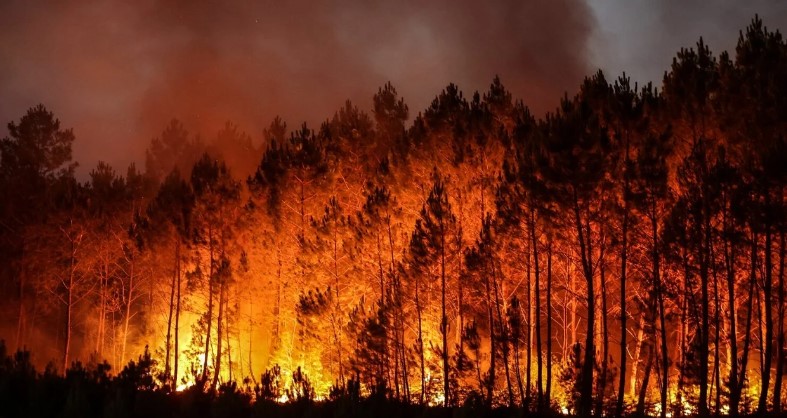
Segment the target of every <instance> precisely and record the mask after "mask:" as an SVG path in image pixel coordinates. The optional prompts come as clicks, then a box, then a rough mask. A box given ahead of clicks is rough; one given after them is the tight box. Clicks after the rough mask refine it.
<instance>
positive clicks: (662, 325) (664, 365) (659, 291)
mask: <svg viewBox="0 0 787 418" xmlns="http://www.w3.org/2000/svg"><path fill="white" fill-rule="evenodd" d="M651 209H652V213H653V216H652V217H651V219H650V227H651V235H652V238H653V243H652V246H653V248H652V252H651V256H652V263H653V285H654V286H655V288H656V300H657V303H658V310H659V331H660V336H659V337H660V338H659V339H660V340H661V350H660V351H661V373H662V374H661V379H660V380H661V385H660V395H661V413H660V416H661V418H666V416H667V400H668V399H667V388H668V385H669V353H668V352H667V320H666V316H667V313H666V309H665V307H664V284H663V283H662V280H661V255H660V254H659V244H658V236H659V227H658V216H657V212H656V207H655V202H654V203H653V204H652V208H651ZM654 343H655V341H654Z"/></svg>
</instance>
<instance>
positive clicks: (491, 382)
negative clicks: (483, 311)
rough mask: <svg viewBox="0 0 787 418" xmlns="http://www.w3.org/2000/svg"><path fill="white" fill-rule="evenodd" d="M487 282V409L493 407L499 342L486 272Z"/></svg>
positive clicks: (485, 282)
mask: <svg viewBox="0 0 787 418" xmlns="http://www.w3.org/2000/svg"><path fill="white" fill-rule="evenodd" d="M485 273H486V274H485V275H484V276H485V280H484V284H485V285H486V286H485V287H486V305H487V318H488V321H489V377H488V381H487V382H486V399H485V401H486V406H487V408H491V407H492V395H493V389H494V386H495V366H496V364H495V360H496V351H497V348H496V347H495V345H496V344H497V342H496V341H495V316H494V308H493V306H492V303H493V302H492V286H491V284H490V283H489V281H490V277H489V276H490V274H489V272H488V271H487V272H485Z"/></svg>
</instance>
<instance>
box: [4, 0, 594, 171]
mask: <svg viewBox="0 0 787 418" xmlns="http://www.w3.org/2000/svg"><path fill="white" fill-rule="evenodd" d="M594 26H595V18H594V17H593V14H592V13H591V12H590V10H589V8H588V6H587V5H586V4H585V3H584V2H581V1H576V0H556V1H549V0H537V1H526V2H523V1H520V0H502V1H496V2H478V1H471V0H436V1H430V2H420V1H416V0H405V1H400V2H387V1H383V0H371V1H365V2H360V1H351V0H339V1H334V2H311V1H305V0H297V1H291V2H280V1H279V2H277V1H246V0H235V1H227V2H225V1H215V0H206V1H196V2H195V1H189V0H169V1H155V0H141V1H137V2H126V1H121V0H104V1H98V2H57V1H53V0H52V1H36V2H27V1H14V0H12V1H5V2H3V4H2V5H0V39H1V40H0V62H2V64H0V97H2V98H3V100H2V101H0V120H1V121H2V122H7V121H11V120H16V119H18V118H19V117H20V116H21V115H22V114H23V113H24V111H25V110H26V109H27V108H28V107H30V106H33V105H35V104H37V103H39V102H42V103H44V104H45V105H47V106H48V107H49V108H50V110H52V111H54V112H55V115H56V116H58V117H59V118H60V119H61V121H62V122H63V124H64V125H65V126H67V127H74V130H75V133H76V135H77V142H76V143H75V146H74V148H75V153H74V154H75V158H76V159H77V160H78V161H80V162H81V163H82V165H83V167H82V169H81V170H83V171H86V170H89V168H90V167H92V166H93V165H94V164H95V162H96V161H97V160H99V159H102V160H105V161H108V162H109V163H111V164H113V165H114V166H115V167H117V168H123V167H124V166H125V165H127V164H128V163H129V162H131V161H141V159H142V156H143V152H144V149H145V148H146V147H147V145H148V143H149V141H150V139H151V138H152V137H153V136H156V135H157V134H158V133H159V132H160V131H161V129H162V128H163V127H164V125H165V124H166V122H167V121H168V120H169V119H171V118H172V117H177V118H179V119H181V120H183V121H184V123H185V124H186V126H187V128H188V129H189V130H190V131H192V132H199V133H201V134H202V135H203V136H205V137H207V138H208V139H211V138H212V137H213V136H214V135H215V133H216V131H217V130H218V128H219V127H220V126H221V125H222V124H223V123H224V122H225V121H227V120H231V121H233V122H235V123H237V124H238V125H240V126H241V127H242V128H243V129H244V130H246V131H247V132H248V133H250V134H251V135H252V137H254V138H255V139H257V138H259V137H260V132H261V131H262V129H263V127H265V126H267V124H268V123H269V122H270V120H271V119H272V118H273V117H274V116H276V115H279V116H282V117H283V118H284V119H285V120H287V121H288V123H289V124H290V127H295V126H296V125H298V124H300V122H302V121H308V122H309V123H310V124H311V125H316V124H318V123H320V122H321V121H322V120H324V119H326V118H328V117H330V116H331V115H332V113H333V112H334V111H335V110H336V109H338V108H339V107H340V106H341V105H342V103H343V102H344V100H345V99H348V98H349V99H351V100H352V101H353V102H354V103H355V104H356V105H357V106H359V107H360V108H361V109H364V110H367V109H370V107H371V97H372V95H373V94H374V93H375V92H376V91H377V88H378V87H379V86H381V85H383V84H384V83H385V82H387V81H391V82H392V83H393V84H394V86H396V87H397V89H398V90H399V93H400V95H402V96H403V97H404V98H405V100H406V102H407V103H408V104H409V106H410V109H411V113H412V114H415V113H417V112H418V111H420V110H422V109H424V108H425V107H426V106H428V104H429V103H430V102H431V99H432V98H433V97H434V96H435V95H436V94H437V93H439V91H440V90H441V89H442V88H443V87H445V86H446V85H447V84H448V83H449V82H454V83H456V84H458V85H459V87H460V88H462V89H463V90H464V91H465V93H466V94H467V95H470V94H471V93H472V92H473V91H475V90H480V91H482V92H483V91H484V90H486V88H487V87H488V85H489V83H490V82H491V80H492V78H493V77H494V76H495V75H500V77H501V78H502V80H503V83H504V84H505V85H506V86H507V87H508V88H509V89H510V90H511V91H512V92H513V93H514V96H515V97H517V98H521V99H523V100H524V101H525V103H526V104H528V105H529V106H530V107H531V108H533V109H534V110H535V111H536V112H537V113H540V112H543V111H545V110H547V109H551V108H552V107H553V106H554V105H556V104H557V101H558V99H559V97H560V96H561V95H562V93H563V92H564V91H566V90H568V91H572V90H573V89H574V88H575V86H577V85H578V84H579V82H580V81H581V78H582V77H583V76H584V75H585V74H586V73H587V72H588V70H589V66H588V63H587V61H588V60H587V57H586V55H587V54H586V50H587V42H588V39H589V38H590V34H591V32H592V31H593V29H594Z"/></svg>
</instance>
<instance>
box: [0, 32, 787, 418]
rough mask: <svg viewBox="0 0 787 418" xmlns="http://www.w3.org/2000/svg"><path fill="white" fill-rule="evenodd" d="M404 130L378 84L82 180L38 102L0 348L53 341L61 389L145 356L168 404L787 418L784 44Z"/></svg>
mask: <svg viewBox="0 0 787 418" xmlns="http://www.w3.org/2000/svg"><path fill="white" fill-rule="evenodd" d="M410 118H411V114H410V111H409V109H408V106H407V105H406V104H405V102H404V100H403V99H402V98H401V97H399V95H398V93H397V91H396V89H395V88H394V87H393V86H392V85H391V84H390V83H389V84H386V85H385V86H383V87H381V88H380V89H379V90H378V91H377V93H376V94H375V95H374V96H373V108H372V112H371V114H367V113H366V112H364V111H362V110H360V109H358V107H356V106H355V105H353V104H352V103H350V102H349V101H348V102H347V103H346V104H345V105H344V106H343V107H342V108H341V109H339V110H338V111H337V112H336V113H335V114H334V115H333V116H332V117H331V118H329V119H328V120H326V121H325V122H324V123H322V124H321V125H320V126H319V128H318V129H316V130H315V129H311V128H309V127H308V126H307V125H306V124H303V125H302V126H300V127H298V128H297V129H294V130H290V129H289V128H288V126H287V124H286V123H285V122H284V121H283V120H281V119H280V118H276V119H274V120H273V121H272V122H271V123H270V125H269V127H268V128H267V129H265V130H264V132H263V135H262V136H263V138H262V142H261V145H258V144H257V143H256V142H255V141H253V140H252V138H251V136H249V135H248V134H246V133H244V132H243V131H242V130H241V129H240V128H239V127H237V126H235V125H233V124H231V123H227V124H226V125H225V126H224V127H223V128H222V129H221V130H220V131H219V132H218V133H217V134H216V135H215V136H214V137H213V138H210V139H208V140H205V139H203V138H201V137H199V136H197V135H194V134H192V133H190V132H189V131H188V129H187V127H186V126H184V125H183V124H182V123H181V122H178V121H177V120H173V121H172V122H171V123H170V124H168V125H167V126H166V127H165V129H164V130H163V131H162V133H161V134H160V135H159V136H158V137H157V138H155V139H153V140H152V142H151V143H150V146H149V147H148V151H147V153H146V158H145V167H144V169H138V168H137V167H136V166H135V165H131V166H130V167H129V168H128V170H127V172H126V173H125V175H121V174H118V173H117V172H116V171H115V170H114V168H112V167H111V166H109V165H107V164H105V163H102V162H100V163H98V164H97V166H96V167H95V168H94V169H93V170H92V171H90V173H89V179H88V180H87V181H86V182H82V181H79V180H77V178H76V176H75V174H74V173H75V168H76V164H75V163H74V162H73V161H72V157H71V145H72V143H73V142H74V140H75V135H74V133H73V132H72V131H71V130H69V129H64V128H62V127H61V126H60V122H59V120H57V119H56V118H55V116H54V115H53V114H52V113H51V112H50V111H49V110H47V109H46V108H45V107H44V106H37V107H34V108H31V109H30V110H28V112H27V113H26V114H25V115H24V116H22V118H21V119H20V120H19V121H18V122H11V123H10V124H9V125H8V128H9V135H8V136H7V137H6V138H4V139H3V140H2V141H0V191H2V195H3V196H7V198H5V199H4V200H3V202H2V204H0V211H2V217H0V221H1V222H2V224H1V225H0V245H2V251H0V257H2V262H0V278H1V279H2V283H0V286H2V289H3V292H4V293H3V294H4V295H7V296H6V297H5V298H4V300H3V308H4V309H3V312H4V314H5V315H4V316H5V318H8V319H11V320H9V321H6V322H8V323H9V324H10V323H11V322H13V323H12V324H10V325H9V327H8V329H12V331H6V332H5V335H6V339H7V340H8V341H9V342H10V341H14V345H12V347H16V348H22V347H29V346H30V345H31V344H37V343H40V342H41V341H47V342H48V344H46V346H45V347H42V348H41V349H40V350H39V349H38V348H36V350H34V351H37V352H39V353H38V355H40V356H42V358H46V359H49V358H57V359H58V361H57V363H54V364H55V366H56V368H57V369H58V370H63V371H65V370H67V369H68V368H69V366H71V364H72V363H73V362H74V361H75V360H77V359H81V360H90V361H92V362H94V363H96V364H99V363H100V361H102V360H104V359H106V360H109V361H110V362H111V363H112V364H123V363H125V362H126V361H128V360H129V359H131V358H133V355H134V353H138V352H141V351H142V349H143V347H144V346H146V345H149V346H150V347H151V349H152V350H153V353H152V355H153V356H154V357H157V358H159V359H160V361H159V362H158V366H157V367H159V368H160V370H158V375H159V376H160V384H161V385H163V386H165V387H169V388H171V389H178V388H181V387H182V386H184V385H193V386H196V387H198V388H201V389H205V390H216V389H218V388H220V387H223V385H226V384H229V383H230V382H244V381H245V382H246V383H247V384H248V385H249V387H251V385H256V384H261V383H264V382H267V384H268V385H271V382H273V381H276V382H279V380H281V381H284V380H286V379H282V378H281V376H282V375H286V376H287V377H288V378H289V379H290V380H291V381H292V382H294V383H289V385H290V386H289V388H290V389H288V390H293V389H292V387H294V386H298V384H300V385H301V386H298V387H301V389H302V388H303V382H308V385H306V386H307V389H306V393H308V394H311V393H312V391H313V394H312V395H309V396H312V397H314V396H317V397H328V396H329V394H330V393H332V390H337V389H336V388H343V389H342V390H347V388H349V387H353V388H355V387H356V386H357V391H358V393H359V396H360V394H363V395H364V396H383V397H385V398H388V399H391V400H396V401H397V402H403V403H414V404H432V405H444V406H457V405H478V406H482V407H486V408H492V407H496V406H507V407H517V408H523V409H526V410H531V411H542V412H543V411H557V412H564V413H565V412H570V413H575V414H577V415H581V416H589V415H602V414H603V415H615V416H620V415H623V414H627V413H638V414H645V413H648V414H653V415H660V416H661V417H666V416H667V415H670V416H680V415H691V414H697V415H699V416H709V415H710V414H712V413H713V414H729V415H737V414H738V413H740V412H747V411H748V412H753V411H758V412H765V411H775V412H779V411H781V409H782V406H781V403H782V399H783V388H782V383H783V377H782V376H783V373H784V371H785V370H787V368H786V367H785V356H786V355H787V351H786V350H785V341H784V339H785V335H784V315H785V287H784V265H785V229H786V227H787V219H785V213H786V212H787V211H785V184H787V182H786V180H787V43H785V41H784V40H783V38H782V36H781V34H780V33H779V32H778V31H776V32H773V31H769V30H768V29H767V28H766V27H765V26H764V25H763V23H762V21H761V20H760V19H759V18H755V19H754V20H753V21H752V23H751V25H750V26H749V27H747V28H746V29H745V30H744V31H742V32H741V34H740V37H739V40H738V44H737V47H736V50H735V51H734V53H733V54H728V53H726V52H724V53H721V54H720V55H718V56H717V55H714V54H713V53H712V52H711V51H710V49H709V47H708V46H707V45H705V44H704V42H703V41H702V40H700V41H699V42H698V43H697V44H696V46H695V47H694V48H689V49H683V50H681V51H680V52H678V54H677V56H676V57H675V58H674V59H673V62H672V64H671V66H670V67H669V69H668V70H667V71H666V72H665V75H664V79H663V82H662V84H661V87H660V88H657V87H654V86H653V85H652V84H651V83H648V84H645V85H638V84H637V83H634V82H632V81H631V79H630V78H629V77H627V76H626V75H625V74H624V75H622V76H620V77H617V78H614V79H608V78H607V76H606V75H605V74H603V73H602V72H601V71H599V72H597V73H595V74H594V75H592V76H589V77H587V78H586V79H585V80H584V81H583V82H582V83H581V85H580V86H579V89H578V91H577V92H576V93H575V94H573V95H568V94H566V95H565V96H564V97H563V98H562V99H561V101H560V104H559V106H558V107H557V108H556V109H555V110H554V111H552V112H549V113H547V114H546V115H545V116H543V117H536V116H535V115H533V114H532V113H531V112H530V111H529V109H528V108H527V106H526V105H525V104H524V103H523V102H522V101H520V100H515V99H514V98H513V97H512V94H511V93H510V92H509V91H508V90H506V88H505V87H504V86H503V84H502V82H501V80H500V79H499V78H495V79H494V81H493V82H492V83H491V85H490V87H489V89H488V91H486V92H483V93H478V92H476V93H474V94H473V95H472V97H465V95H464V94H463V93H462V92H461V90H460V89H459V88H458V87H457V86H455V85H453V84H449V85H448V86H447V87H446V88H445V89H444V90H443V91H441V92H440V94H438V95H437V96H436V97H435V99H434V100H433V102H432V103H431V105H430V106H429V107H428V108H427V109H426V110H424V111H423V112H421V113H418V114H417V115H415V116H414V117H412V121H410ZM244 379H245V380H244ZM277 379H278V380H277ZM299 379H300V380H299ZM297 382H300V383H297ZM277 385H279V383H277V384H276V385H274V386H276V387H279V386H277ZM282 385H284V383H282ZM332 388H333V389H332ZM277 390H279V392H277V396H278V397H281V396H284V394H285V392H284V390H283V389H281V388H279V389H277ZM269 397H270V398H271V399H278V398H276V397H273V396H269Z"/></svg>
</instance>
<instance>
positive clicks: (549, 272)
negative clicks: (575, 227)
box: [544, 239, 552, 408]
mask: <svg viewBox="0 0 787 418" xmlns="http://www.w3.org/2000/svg"><path fill="white" fill-rule="evenodd" d="M551 404H552V240H551V239H550V240H549V243H548V244H547V388H546V393H545V399H544V405H545V406H546V407H547V408H549V406H550V405H551Z"/></svg>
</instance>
